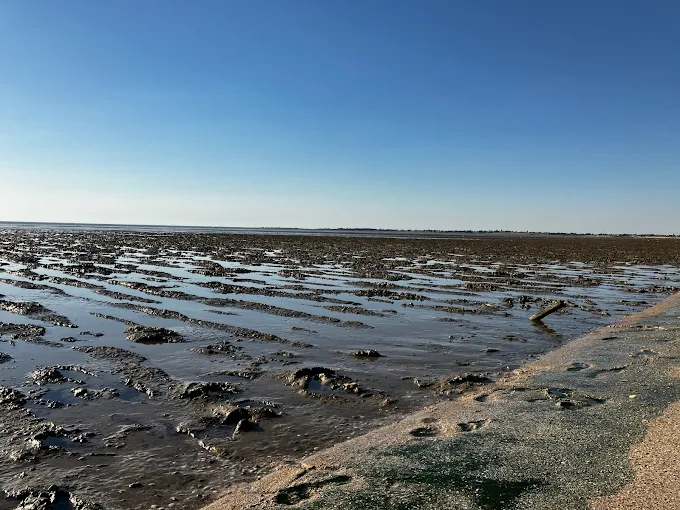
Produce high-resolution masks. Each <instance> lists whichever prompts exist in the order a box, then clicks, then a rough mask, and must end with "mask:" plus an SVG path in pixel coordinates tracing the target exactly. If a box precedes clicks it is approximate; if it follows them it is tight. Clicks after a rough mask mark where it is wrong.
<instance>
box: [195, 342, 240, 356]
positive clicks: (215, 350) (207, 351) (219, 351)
mask: <svg viewBox="0 0 680 510" xmlns="http://www.w3.org/2000/svg"><path fill="white" fill-rule="evenodd" d="M189 350H190V351H193V352H197V353H198V354H204V355H206V356H214V355H223V356H231V357H240V358H243V357H245V356H244V355H243V354H242V352H241V351H242V350H243V349H242V348H241V347H238V346H236V345H233V344H231V343H229V342H227V341H226V340H223V341H222V342H219V343H217V344H210V345H205V346H203V347H197V348H194V349H189Z"/></svg>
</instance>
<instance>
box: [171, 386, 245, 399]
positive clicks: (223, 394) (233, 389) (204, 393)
mask: <svg viewBox="0 0 680 510" xmlns="http://www.w3.org/2000/svg"><path fill="white" fill-rule="evenodd" d="M240 391H241V389H240V388H239V387H238V386H235V385H233V384H230V383H226V382H214V381H213V382H192V383H188V384H185V385H184V386H182V387H181V388H180V390H179V397H180V398H188V399H197V398H201V399H205V400H224V399H229V398H230V397H232V396H233V395H235V394H236V393H239V392H240Z"/></svg>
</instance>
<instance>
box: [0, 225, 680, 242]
mask: <svg viewBox="0 0 680 510" xmlns="http://www.w3.org/2000/svg"><path fill="white" fill-rule="evenodd" d="M0 229H12V230H15V229H20V230H75V231H86V232H87V231H93V232H100V231H111V232H138V233H139V232H142V233H191V234H200V233H208V234H255V235H299V236H326V237H334V236H335V237H337V236H340V237H398V238H442V239H457V238H479V237H482V238H504V237H538V238H541V237H646V238H650V237H653V238H654V237H656V238H675V237H678V236H677V235H673V234H652V233H650V234H604V233H600V234H593V233H573V232H520V231H509V230H399V229H380V228H293V227H211V226H200V225H196V226H186V225H132V224H130V225H127V224H117V223H50V222H32V221H0Z"/></svg>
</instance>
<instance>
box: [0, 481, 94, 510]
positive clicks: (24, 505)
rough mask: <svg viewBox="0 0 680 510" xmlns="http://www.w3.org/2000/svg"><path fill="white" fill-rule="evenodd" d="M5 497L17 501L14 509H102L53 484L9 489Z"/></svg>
mask: <svg viewBox="0 0 680 510" xmlns="http://www.w3.org/2000/svg"><path fill="white" fill-rule="evenodd" d="M7 497H8V498H11V499H16V500H18V501H19V506H17V507H16V510H103V507H102V506H100V505H99V504H96V503H89V502H87V501H84V500H82V499H80V498H79V497H78V496H76V495H75V494H73V493H71V492H69V491H67V490H66V489H62V488H60V487H57V486H54V485H53V486H50V487H48V488H47V489H30V488H26V489H23V490H20V491H9V492H7Z"/></svg>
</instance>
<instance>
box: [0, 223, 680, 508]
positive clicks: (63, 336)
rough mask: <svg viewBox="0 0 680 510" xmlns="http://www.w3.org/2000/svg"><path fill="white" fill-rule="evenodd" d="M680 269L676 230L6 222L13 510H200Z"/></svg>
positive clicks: (449, 393) (479, 380)
mask: <svg viewBox="0 0 680 510" xmlns="http://www.w3.org/2000/svg"><path fill="white" fill-rule="evenodd" d="M679 265H680V240H678V239H675V238H651V237H650V238H645V237H605V236H603V237H597V236H520V235H507V236H503V235H499V236H493V237H483V236H480V237H476V236H474V235H466V236H461V237H452V238H433V239H426V238H415V237H413V238H410V237H407V238H404V237H401V238H387V237H370V236H365V237H341V236H293V235H258V234H215V233H192V232H182V233H173V232H157V233H154V232H126V231H75V230H69V229H68V228H65V229H62V230H43V229H21V230H15V229H11V228H7V229H4V230H2V231H0V294H1V296H0V335H1V336H0V427H1V428H2V431H3V434H2V435H1V437H0V479H1V480H2V487H0V488H1V489H2V490H3V491H4V492H3V493H2V494H0V510H4V509H15V508H29V505H31V504H36V502H37V503H38V504H39V503H40V502H41V501H50V500H52V501H53V502H54V501H56V502H57V503H59V504H62V505H64V508H69V506H65V505H70V507H71V508H76V509H81V510H82V509H94V508H107V509H137V508H139V509H142V508H144V509H146V508H149V507H150V506H151V505H157V506H158V507H163V508H173V507H174V508H182V509H194V508H200V507H202V506H204V505H205V504H206V503H208V502H210V501H212V500H214V499H216V498H217V497H218V496H219V494H220V491H221V490H222V489H223V488H224V487H225V486H228V485H229V484H230V483H234V482H236V481H247V480H252V479H255V478H257V477H259V476H262V475H264V474H266V473H267V472H269V471H270V470H271V469H272V468H273V467H274V466H276V465H280V464H281V463H282V462H286V461H287V460H290V461H294V460H298V459H300V458H302V457H303V456H305V455H307V454H309V453H311V452H314V451H317V450H319V449H323V448H325V447H327V446H330V445H332V444H335V443H338V442H340V441H343V440H345V439H347V438H351V437H355V436H357V435H360V434H362V433H364V432H366V431H369V430H372V429H375V428H377V427H379V426H382V425H385V424H389V423H393V422H395V421H397V420H399V419H400V418H403V417H404V416H405V415H407V414H409V413H412V412H414V411H416V410H418V409H421V408H422V407H423V406H425V405H428V404H432V403H435V402H438V401H441V400H450V399H456V398H458V397H459V396H460V395H461V394H463V393H465V392H466V391H468V390H470V389H471V388H475V387H478V386H479V385H483V384H486V383H488V382H492V381H494V380H496V379H497V378H498V377H500V376H501V375H502V374H503V373H504V372H507V371H510V370H513V369H515V368H517V367H519V366H521V365H523V364H524V363H526V362H528V361H530V360H532V359H533V358H535V357H536V356H539V355H541V354H543V353H545V352H548V351H551V350H554V349H556V348H557V347H559V346H561V345H563V344H564V343H565V342H567V341H568V340H570V339H572V338H576V337H580V336H582V335H583V334H585V333H587V332H588V331H591V330H593V329H596V328H599V327H602V326H605V325H607V324H610V323H613V322H615V321H616V320H618V319H620V318H622V317H624V316H626V315H630V314H632V313H635V312H638V311H640V310H642V309H645V308H647V307H649V306H652V305H654V304H656V303H658V302H660V301H661V300H662V299H664V298H665V297H666V296H667V295H669V294H671V293H674V292H677V290H678V288H680V274H678V266H679ZM553 300H564V301H565V302H566V303H567V306H566V307H565V308H563V309H562V310H560V311H559V312H556V313H555V314H553V315H550V316H549V317H548V318H546V319H545V320H544V321H543V322H531V321H529V320H528V318H529V317H530V316H531V315H532V314H534V313H535V312H536V311H538V310H539V309H541V308H542V307H544V306H546V305H548V304H550V303H551V302H553ZM51 504H54V503H51ZM48 508H49V507H48Z"/></svg>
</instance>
